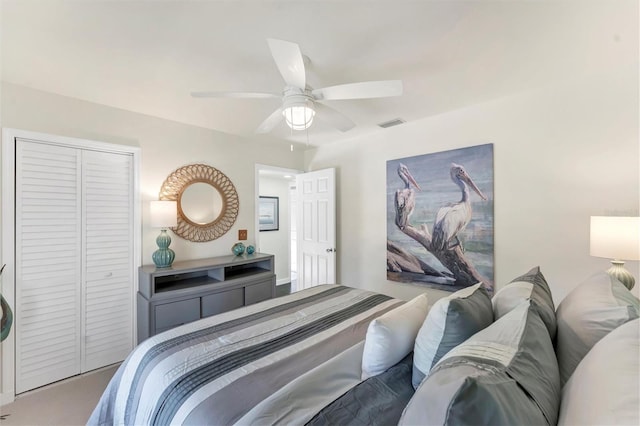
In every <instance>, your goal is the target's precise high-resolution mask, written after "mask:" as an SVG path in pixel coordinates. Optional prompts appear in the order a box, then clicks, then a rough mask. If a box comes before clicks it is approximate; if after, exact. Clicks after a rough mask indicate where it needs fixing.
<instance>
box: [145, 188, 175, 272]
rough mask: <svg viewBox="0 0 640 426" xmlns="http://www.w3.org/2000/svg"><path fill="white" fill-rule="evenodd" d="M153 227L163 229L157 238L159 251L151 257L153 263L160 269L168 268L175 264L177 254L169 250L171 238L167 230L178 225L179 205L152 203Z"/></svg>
mask: <svg viewBox="0 0 640 426" xmlns="http://www.w3.org/2000/svg"><path fill="white" fill-rule="evenodd" d="M150 214H151V226H152V227H154V228H161V231H160V235H158V238H156V244H158V250H156V251H155V252H153V255H152V256H151V257H152V258H153V263H155V264H156V267H158V268H168V267H170V266H171V264H172V263H173V259H175V257H176V254H175V252H174V251H173V250H171V249H170V248H169V245H170V244H171V237H170V236H169V234H167V228H172V227H175V226H177V225H178V204H177V202H175V201H164V200H163V201H152V202H151V204H150Z"/></svg>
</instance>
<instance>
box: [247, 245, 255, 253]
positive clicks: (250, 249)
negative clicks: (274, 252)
mask: <svg viewBox="0 0 640 426" xmlns="http://www.w3.org/2000/svg"><path fill="white" fill-rule="evenodd" d="M255 252H256V248H255V247H254V246H247V254H253V253H255Z"/></svg>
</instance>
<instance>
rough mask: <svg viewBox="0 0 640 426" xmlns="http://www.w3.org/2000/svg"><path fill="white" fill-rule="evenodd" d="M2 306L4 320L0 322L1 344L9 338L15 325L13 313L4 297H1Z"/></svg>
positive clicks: (0, 304)
mask: <svg viewBox="0 0 640 426" xmlns="http://www.w3.org/2000/svg"><path fill="white" fill-rule="evenodd" d="M0 306H2V320H0V342H2V341H3V340H4V339H6V338H7V336H8V335H9V332H10V331H11V324H13V312H11V308H10V307H9V304H8V303H7V301H6V300H4V297H2V295H0Z"/></svg>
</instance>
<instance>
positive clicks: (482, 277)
mask: <svg viewBox="0 0 640 426" xmlns="http://www.w3.org/2000/svg"><path fill="white" fill-rule="evenodd" d="M428 145H429V144H427V145H425V146H428ZM386 172H387V222H386V225H387V265H386V267H387V279H388V280H390V281H396V282H403V283H412V284H416V285H425V286H428V287H430V288H434V289H438V290H444V291H456V290H459V289H461V288H465V287H468V286H471V285H474V284H475V283H477V282H482V283H483V285H484V286H485V287H486V288H487V289H488V290H489V292H491V291H493V290H492V289H493V277H494V273H493V265H494V245H493V230H494V226H493V216H494V215H493V144H484V145H476V146H471V147H466V148H459V149H453V150H448V151H441V152H433V153H429V154H423V155H416V156H413V157H404V158H397V159H393V160H388V161H387V167H386ZM471 176H473V179H471ZM398 177H400V180H398ZM452 181H453V183H455V185H452V184H451V182H452ZM418 182H419V183H420V185H418ZM421 186H422V188H421ZM480 200H484V201H482V202H479V201H480ZM472 206H473V211H472Z"/></svg>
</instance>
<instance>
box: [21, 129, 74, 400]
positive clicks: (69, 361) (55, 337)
mask: <svg viewBox="0 0 640 426" xmlns="http://www.w3.org/2000/svg"><path fill="white" fill-rule="evenodd" d="M79 195H80V153H79V151H78V150H76V149H72V148H65V147H59V146H51V145H45V144H40V143H32V142H28V141H22V140H18V141H17V143H16V296H17V297H16V322H15V326H16V392H17V393H20V392H24V391H27V390H29V389H33V388H35V387H38V386H42V385H45V384H47V383H51V382H54V381H56V380H60V379H63V378H66V377H69V376H72V375H75V374H78V373H80V333H81V327H80V323H81V306H82V305H81V288H80V286H79V285H78V283H80V280H81V257H82V256H81V222H82V221H81V201H80V196H79Z"/></svg>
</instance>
